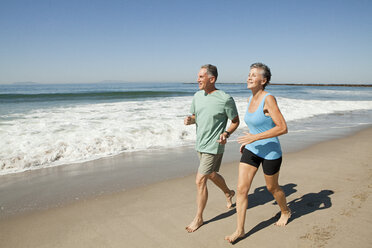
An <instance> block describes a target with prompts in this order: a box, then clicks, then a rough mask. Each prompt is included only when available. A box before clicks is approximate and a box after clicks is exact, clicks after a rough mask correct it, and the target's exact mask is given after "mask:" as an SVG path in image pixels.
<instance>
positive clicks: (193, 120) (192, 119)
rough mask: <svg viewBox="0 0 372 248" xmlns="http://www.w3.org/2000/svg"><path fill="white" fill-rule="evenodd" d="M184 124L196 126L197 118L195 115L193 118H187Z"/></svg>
mask: <svg viewBox="0 0 372 248" xmlns="http://www.w3.org/2000/svg"><path fill="white" fill-rule="evenodd" d="M183 123H185V125H191V124H195V116H194V115H193V116H190V115H189V116H187V117H186V118H185V119H184V121H183Z"/></svg>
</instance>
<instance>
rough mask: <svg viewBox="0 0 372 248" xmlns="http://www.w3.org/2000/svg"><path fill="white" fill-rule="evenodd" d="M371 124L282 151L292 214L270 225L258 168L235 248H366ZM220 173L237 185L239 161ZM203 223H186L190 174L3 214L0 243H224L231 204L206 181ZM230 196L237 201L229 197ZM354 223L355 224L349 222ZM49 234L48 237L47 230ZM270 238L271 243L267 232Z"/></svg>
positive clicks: (268, 200) (190, 210)
mask: <svg viewBox="0 0 372 248" xmlns="http://www.w3.org/2000/svg"><path fill="white" fill-rule="evenodd" d="M371 138H372V128H371V127H370V126H369V127H368V128H365V129H363V130H362V131H358V132H356V133H354V134H352V135H349V136H347V137H343V138H338V139H335V140H331V141H325V142H321V143H319V144H316V145H313V146H310V147H308V148H306V149H304V150H301V151H297V152H292V153H286V154H285V156H284V164H283V165H284V166H283V167H282V169H281V175H280V179H279V183H280V184H281V185H282V187H283V190H284V192H285V193H286V195H287V202H288V205H289V207H290V208H291V209H292V212H293V215H292V218H291V220H290V222H289V224H288V225H287V226H286V227H285V228H279V227H275V226H273V225H272V224H273V223H274V222H275V220H276V218H275V216H277V213H278V211H279V209H278V206H277V205H275V204H274V200H273V198H272V196H271V195H270V194H269V193H268V192H267V191H266V190H265V187H264V185H265V183H264V179H263V173H262V169H260V170H259V171H258V173H257V175H256V177H255V180H254V181H253V184H252V187H251V190H250V193H249V196H248V199H249V205H248V211H247V221H246V232H247V235H248V237H246V238H245V239H243V240H241V241H240V242H238V243H237V244H236V245H235V246H236V247H246V246H247V245H250V246H258V247H271V246H272V242H274V243H276V244H279V247H350V246H356V247H367V246H369V245H370V244H372V237H371V236H370V235H369V225H370V223H371V221H372V214H371V210H370V209H371V207H372V198H371V193H372V184H371V179H372V168H371V166H372V164H371V162H370V161H371V160H372V154H370V150H371V149H372V144H371V142H370V140H371ZM221 174H222V175H223V176H224V177H225V179H226V181H227V183H228V185H229V186H230V187H231V188H233V189H235V188H236V183H237V165H236V163H224V164H223V166H222V167H221ZM208 185H209V186H208V189H209V192H210V193H209V195H210V197H209V200H208V204H207V207H206V210H205V214H204V218H205V220H204V221H205V224H204V226H202V227H201V228H200V229H199V230H197V231H196V232H195V233H193V234H188V233H187V232H186V231H185V230H184V227H185V226H186V225H187V224H188V223H189V222H190V221H191V219H192V218H193V216H194V214H195V187H194V175H188V176H184V177H179V178H173V179H167V180H164V181H161V182H157V183H154V184H150V185H145V186H141V187H137V188H133V189H130V190H127V191H122V192H116V193H113V194H106V195H102V196H98V197H95V198H91V199H86V200H81V201H76V202H74V203H72V204H68V205H65V206H62V207H57V208H51V209H48V210H42V211H34V212H29V213H25V214H22V215H16V216H11V217H7V218H5V219H2V220H0V229H1V230H2V235H1V236H0V246H4V247H24V246H31V247H51V246H53V247H122V246H123V244H125V245H126V246H128V247H201V246H203V247H222V246H226V245H228V244H227V242H226V241H225V240H223V238H224V236H225V235H228V234H230V233H232V232H233V231H234V228H235V225H236V214H235V209H233V210H226V208H225V206H224V205H225V201H224V197H223V194H222V193H221V192H220V190H219V189H217V187H215V186H214V185H212V183H209V184H208ZM234 201H235V199H234ZM350 226H352V227H353V228H350ZM46 234H47V235H46ZM268 236H270V242H268V240H267V237H268Z"/></svg>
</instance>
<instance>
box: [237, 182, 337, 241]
mask: <svg viewBox="0 0 372 248" xmlns="http://www.w3.org/2000/svg"><path fill="white" fill-rule="evenodd" d="M283 190H284V187H283ZM284 192H285V190H284ZM333 193H334V192H333V191H332V190H322V191H320V192H319V193H308V194H306V195H303V196H302V197H300V198H297V199H294V200H293V201H290V202H289V203H288V207H289V208H290V209H291V211H292V216H291V218H290V219H289V221H288V223H290V222H292V221H294V220H295V219H297V218H299V217H301V216H304V215H307V214H310V213H312V212H315V211H317V210H322V209H326V208H330V207H331V206H332V202H331V198H330V197H329V196H330V195H332V194H333ZM286 195H287V193H286ZM275 204H276V203H275ZM279 217H280V212H279V213H277V214H276V215H275V216H273V217H271V218H270V219H267V220H265V221H262V222H261V223H259V224H257V225H256V226H255V227H253V228H252V229H251V230H250V231H249V232H247V233H246V234H245V235H244V237H242V238H240V239H237V240H236V241H235V242H234V243H233V244H236V243H238V242H239V241H241V240H243V239H245V238H247V237H249V236H251V235H252V234H254V233H256V232H258V231H260V230H262V229H264V228H266V227H268V226H270V225H272V224H274V223H275V222H276V221H277V220H278V219H279Z"/></svg>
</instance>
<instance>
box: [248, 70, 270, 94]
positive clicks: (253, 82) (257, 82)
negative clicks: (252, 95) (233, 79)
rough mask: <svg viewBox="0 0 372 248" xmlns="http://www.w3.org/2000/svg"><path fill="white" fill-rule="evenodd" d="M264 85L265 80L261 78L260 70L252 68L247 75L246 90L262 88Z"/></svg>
mask: <svg viewBox="0 0 372 248" xmlns="http://www.w3.org/2000/svg"><path fill="white" fill-rule="evenodd" d="M265 83H266V79H265V78H264V77H263V74H262V69H260V68H252V69H251V71H250V72H249V75H248V79H247V88H248V89H255V88H263V85H264V84H265Z"/></svg>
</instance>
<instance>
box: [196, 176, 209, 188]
mask: <svg viewBox="0 0 372 248" xmlns="http://www.w3.org/2000/svg"><path fill="white" fill-rule="evenodd" d="M208 177H209V175H201V174H198V175H197V176H196V180H195V184H196V186H198V187H201V186H205V185H206V184H207V180H208Z"/></svg>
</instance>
